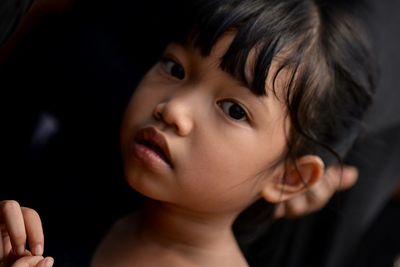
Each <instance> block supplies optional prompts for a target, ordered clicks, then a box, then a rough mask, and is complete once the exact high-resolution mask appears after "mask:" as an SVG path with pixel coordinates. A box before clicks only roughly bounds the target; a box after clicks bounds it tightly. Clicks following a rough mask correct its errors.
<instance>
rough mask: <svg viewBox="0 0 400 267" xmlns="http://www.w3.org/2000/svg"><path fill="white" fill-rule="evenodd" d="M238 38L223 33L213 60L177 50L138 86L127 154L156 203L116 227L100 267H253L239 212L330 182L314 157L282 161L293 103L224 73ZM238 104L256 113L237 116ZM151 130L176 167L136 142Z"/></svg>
mask: <svg viewBox="0 0 400 267" xmlns="http://www.w3.org/2000/svg"><path fill="white" fill-rule="evenodd" d="M232 37H233V35H232V34H227V35H225V36H224V37H222V38H221V39H220V40H219V41H218V42H217V44H216V46H215V47H214V49H213V51H212V52H211V54H210V56H208V57H203V56H201V55H200V53H199V51H198V50H197V49H195V48H193V47H190V46H181V45H177V44H171V45H169V46H168V47H167V49H166V51H165V55H166V57H167V59H165V60H163V61H161V62H160V63H158V64H156V65H155V66H154V67H153V69H151V70H150V71H149V72H148V73H147V75H146V76H145V77H144V78H143V80H142V81H141V83H140V84H139V86H138V88H137V89H136V90H135V94H134V95H133V97H132V98H131V101H130V104H129V106H128V108H127V111H126V114H125V118H124V121H123V124H122V129H121V147H122V155H123V159H124V167H125V176H126V179H127V181H128V183H129V184H130V185H131V186H132V187H133V188H134V189H135V190H137V191H138V192H140V193H142V194H143V195H145V196H147V197H149V200H148V202H147V203H146V206H145V208H144V211H143V213H142V214H141V215H140V216H138V217H130V218H127V219H124V220H123V221H122V222H121V223H119V224H117V225H116V226H115V227H114V228H113V229H112V230H111V232H110V233H109V235H108V236H107V237H106V239H105V240H104V242H103V243H102V244H101V245H100V247H99V250H98V251H97V253H96V255H95V257H94V259H93V262H92V266H93V267H101V266H113V267H122V266H175V267H179V266H221V267H224V266H229V267H243V266H248V264H247V263H246V261H245V259H244V257H243V255H242V254H241V251H240V249H239V248H238V245H237V243H236V241H235V238H234V235H233V233H232V230H231V226H232V223H233V221H234V220H235V218H236V217H237V215H238V214H239V213H240V212H241V211H242V210H243V209H245V208H246V207H247V206H249V205H250V204H251V203H253V202H254V201H256V200H257V199H259V198H265V199H266V200H267V201H269V202H273V203H276V202H279V201H282V200H287V199H290V198H292V197H294V196H296V195H298V194H301V193H302V192H303V191H304V190H305V188H306V187H305V184H304V181H305V182H306V185H307V184H308V185H312V184H314V183H315V182H316V181H318V180H319V179H320V177H321V176H322V174H323V163H322V161H321V159H320V158H319V157H317V156H314V155H306V156H303V157H301V158H299V159H297V160H296V162H293V163H292V164H288V165H287V166H285V164H283V163H281V164H278V165H276V162H277V160H278V159H279V157H280V155H281V154H282V153H283V152H284V150H285V146H286V138H285V136H286V132H285V129H287V126H288V125H287V123H288V121H287V119H286V116H285V114H286V110H285V106H284V104H283V102H282V101H280V100H279V99H278V98H277V97H276V96H275V95H274V94H270V96H269V97H258V96H255V95H254V94H252V93H251V91H250V90H249V89H248V88H245V87H243V85H241V84H240V83H239V82H238V81H237V80H236V79H234V78H233V77H232V76H230V75H229V74H227V73H226V72H224V71H222V70H221V69H220V68H219V61H220V58H221V56H222V55H223V54H224V53H225V51H226V49H227V47H228V45H229V44H230V42H231V40H232ZM251 61H252V60H251V58H250V59H249V62H251ZM177 69H180V70H182V69H183V70H184V75H183V76H182V75H180V74H179V73H180V72H179V71H178V72H176V70H177ZM285 78H286V77H285V76H284V75H283V76H280V77H278V83H277V84H284V82H283V80H279V79H285ZM280 81H281V82H282V83H280ZM271 82H272V81H267V85H268V86H270V85H271ZM269 88H270V87H268V88H267V90H269ZM233 105H240V107H241V108H242V109H243V110H244V111H245V113H246V115H245V116H244V117H241V118H240V119H237V118H234V117H232V114H231V113H230V111H231V110H230V108H231V107H232V106H233ZM147 127H153V128H155V129H156V130H157V131H158V132H160V135H162V136H163V138H165V140H166V143H167V146H168V147H169V152H170V155H171V161H172V164H173V167H170V166H168V165H167V164H165V162H163V161H162V160H161V159H160V158H159V157H158V156H157V154H155V153H154V152H152V151H149V150H148V149H147V150H146V148H144V147H142V146H140V145H139V146H137V145H136V144H135V142H134V140H135V136H137V133H140V132H141V131H142V129H146V128H147ZM138 147H139V148H138ZM243 155H246V156H245V157H243ZM294 164H296V166H295V165H294ZM284 175H286V177H285V179H282V178H283V176H284ZM283 181H287V182H288V183H286V184H283V183H282V182H283ZM116 244H122V245H121V246H120V247H117V248H116V247H115V245H116ZM154 255H157V257H155V256H154Z"/></svg>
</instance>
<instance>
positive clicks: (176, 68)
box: [171, 64, 185, 80]
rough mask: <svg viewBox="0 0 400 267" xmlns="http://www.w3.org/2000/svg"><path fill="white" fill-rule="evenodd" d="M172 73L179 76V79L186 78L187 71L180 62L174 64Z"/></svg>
mask: <svg viewBox="0 0 400 267" xmlns="http://www.w3.org/2000/svg"><path fill="white" fill-rule="evenodd" d="M171 74H172V76H174V77H176V78H178V79H179V80H182V79H183V78H185V71H184V70H183V68H182V66H180V65H178V64H174V66H173V67H172V69H171Z"/></svg>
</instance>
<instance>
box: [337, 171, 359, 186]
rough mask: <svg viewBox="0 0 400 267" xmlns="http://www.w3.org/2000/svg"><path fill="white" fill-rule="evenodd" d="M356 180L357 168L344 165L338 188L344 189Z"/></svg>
mask: <svg viewBox="0 0 400 267" xmlns="http://www.w3.org/2000/svg"><path fill="white" fill-rule="evenodd" d="M357 180H358V169H357V168H356V167H353V166H344V167H343V172H342V179H341V181H340V184H339V190H346V189H348V188H350V187H352V186H353V185H354V184H355V183H356V182H357Z"/></svg>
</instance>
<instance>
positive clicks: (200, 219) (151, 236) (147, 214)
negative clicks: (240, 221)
mask: <svg viewBox="0 0 400 267" xmlns="http://www.w3.org/2000/svg"><path fill="white" fill-rule="evenodd" d="M234 217H235V216H233V215H226V214H225V215H218V216H216V215H215V214H214V215H211V214H199V213H193V212H189V211H187V210H184V209H181V208H178V207H176V206H173V205H169V204H166V203H162V202H158V201H154V200H148V201H147V203H146V205H145V208H144V211H143V214H142V217H141V222H140V224H139V229H138V239H139V240H140V243H141V244H142V245H143V244H147V245H148V246H150V247H151V246H155V247H158V248H162V249H163V248H165V249H166V250H171V252H172V253H176V254H177V255H181V256H183V257H186V259H187V260H188V261H189V262H190V261H191V262H197V263H198V264H194V265H193V266H247V264H246V261H245V260H244V258H243V256H242V254H241V252H240V250H239V248H238V246H237V243H236V240H235V238H234V235H233V233H232V230H231V225H232V223H233V220H234ZM143 247H147V246H143ZM233 259H234V261H233ZM232 261H233V262H232ZM225 263H226V264H225Z"/></svg>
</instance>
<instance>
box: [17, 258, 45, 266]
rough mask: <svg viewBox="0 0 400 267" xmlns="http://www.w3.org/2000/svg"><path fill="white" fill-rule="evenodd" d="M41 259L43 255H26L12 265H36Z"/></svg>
mask: <svg viewBox="0 0 400 267" xmlns="http://www.w3.org/2000/svg"><path fill="white" fill-rule="evenodd" d="M41 260H43V257H42V256H26V257H22V258H20V259H18V260H17V261H16V262H14V264H12V265H11V267H35V266H36V265H37V264H38V263H39V262H40V261H41Z"/></svg>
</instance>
